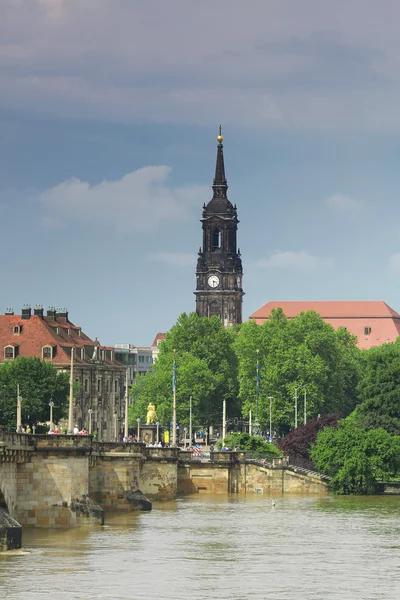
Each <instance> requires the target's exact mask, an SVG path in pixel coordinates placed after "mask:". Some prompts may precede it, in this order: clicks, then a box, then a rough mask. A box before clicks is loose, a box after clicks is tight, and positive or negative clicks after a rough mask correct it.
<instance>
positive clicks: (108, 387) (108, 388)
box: [107, 379, 110, 392]
mask: <svg viewBox="0 0 400 600" xmlns="http://www.w3.org/2000/svg"><path fill="white" fill-rule="evenodd" d="M109 391H110V380H109V379H107V392H109Z"/></svg>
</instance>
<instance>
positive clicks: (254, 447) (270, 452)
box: [217, 432, 282, 460]
mask: <svg viewBox="0 0 400 600" xmlns="http://www.w3.org/2000/svg"><path fill="white" fill-rule="evenodd" d="M223 444H225V446H227V447H228V448H231V449H235V448H239V449H240V450H244V451H247V452H251V454H252V456H253V457H254V458H261V457H263V458H268V459H270V460H271V459H272V458H273V457H274V456H282V452H281V451H280V450H279V449H278V448H277V447H276V446H274V444H269V443H268V442H264V440H263V439H262V438H261V437H260V436H254V435H249V434H248V433H238V432H233V433H229V434H228V435H227V436H226V438H225V440H220V441H218V442H217V447H218V448H219V449H221V448H222V445H223Z"/></svg>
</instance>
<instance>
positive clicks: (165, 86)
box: [0, 0, 400, 345]
mask: <svg viewBox="0 0 400 600" xmlns="http://www.w3.org/2000/svg"><path fill="white" fill-rule="evenodd" d="M399 19H400V5H399V4H398V2H397V1H392V0H381V2H379V3H377V2H374V3H373V2H370V3H367V2H365V0H352V1H349V0H346V1H344V0H338V1H337V2H335V3H328V2H321V0H302V2H298V0H279V2H277V1H272V0H248V2H243V1H242V0H218V1H216V0H203V1H202V2H197V1H196V0H168V2H165V1H164V0H147V1H146V2H142V1H139V0H131V1H130V2H126V0H85V2H82V1H81V0H2V2H1V5H0V239H1V241H2V247H3V252H2V257H1V261H0V310H1V312H4V310H5V309H6V308H8V307H13V308H14V309H15V311H16V312H19V310H20V308H21V307H22V304H24V303H30V304H31V305H32V306H34V305H35V304H36V303H40V304H43V305H44V307H45V308H47V306H48V305H56V306H62V307H63V306H66V307H68V309H69V314H70V318H71V320H72V321H73V322H75V323H76V324H78V325H80V326H82V327H83V329H84V331H86V333H87V334H88V335H90V336H93V337H94V336H97V337H98V338H99V339H100V341H101V342H102V343H104V344H110V345H111V344H114V343H120V342H129V343H134V344H137V345H148V344H150V343H151V342H152V340H153V338H154V336H155V334H156V333H157V332H158V331H167V330H168V329H169V328H170V327H171V326H172V325H173V324H174V322H175V321H176V318H177V316H178V315H179V314H180V313H181V312H183V311H186V312H190V311H191V310H194V306H195V302H194V295H193V290H194V285H195V276H194V270H195V259H196V254H197V250H198V248H199V246H200V243H201V224H200V222H199V219H200V218H201V211H202V205H203V203H204V202H208V200H209V199H210V198H211V183H212V177H213V171H214V165H215V154H216V135H217V130H218V125H219V124H220V123H222V125H223V130H224V136H225V141H224V151H225V163H226V165H225V166H226V173H227V178H228V183H229V186H230V187H229V192H228V195H229V199H230V200H231V201H232V202H234V203H236V204H237V207H238V213H239V219H240V225H239V236H238V239H239V246H240V248H241V251H242V258H243V267H244V281H243V285H244V290H245V292H246V296H245V298H244V310H243V316H244V319H247V317H248V316H249V315H250V314H251V313H252V312H254V311H255V310H257V309H258V308H259V307H260V306H262V305H263V304H264V303H266V302H268V301H269V300H307V299H309V300H325V299H326V300H327V299H333V300H334V299H338V300H346V299H349V300H361V299H366V300H380V299H382V300H385V301H386V302H387V303H388V304H390V305H391V306H392V307H393V308H394V309H396V310H399V311H400V286H399V284H398V279H399V274H400V225H399V221H400V219H399V217H400V202H399V189H400V168H399V165H400V111H399V109H398V107H399V105H400V86H399V73H400V69H399V63H400V42H399V38H398V23H399Z"/></svg>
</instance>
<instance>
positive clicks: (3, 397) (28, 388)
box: [0, 357, 69, 431]
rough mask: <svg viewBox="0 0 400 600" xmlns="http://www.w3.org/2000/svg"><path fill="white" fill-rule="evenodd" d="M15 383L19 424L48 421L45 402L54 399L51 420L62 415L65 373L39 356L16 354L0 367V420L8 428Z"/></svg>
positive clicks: (13, 415) (13, 423) (12, 414)
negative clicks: (28, 356) (18, 402)
mask: <svg viewBox="0 0 400 600" xmlns="http://www.w3.org/2000/svg"><path fill="white" fill-rule="evenodd" d="M17 385H19V389H20V396H21V397H22V402H21V414H22V423H37V422H42V421H48V420H49V414H50V413H49V401H50V399H52V400H53V402H54V409H53V420H54V421H57V420H59V419H60V418H61V417H62V416H64V415H65V411H66V406H67V402H68V394H69V376H68V374H67V373H64V372H61V371H59V370H57V369H56V368H55V367H54V365H52V364H51V363H48V362H45V361H42V360H40V359H39V358H35V357H33V358H25V357H20V358H17V359H16V360H14V361H12V362H8V363H4V364H3V365H1V366H0V423H1V425H2V426H3V427H4V428H5V429H7V430H9V431H11V430H15V429H16V424H17Z"/></svg>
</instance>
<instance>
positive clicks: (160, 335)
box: [151, 333, 166, 348]
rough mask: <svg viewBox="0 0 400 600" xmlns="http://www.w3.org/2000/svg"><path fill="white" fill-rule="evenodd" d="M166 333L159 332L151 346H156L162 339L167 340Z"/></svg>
mask: <svg viewBox="0 0 400 600" xmlns="http://www.w3.org/2000/svg"><path fill="white" fill-rule="evenodd" d="M165 335H166V334H165V333H157V335H156V337H155V338H154V342H153V343H152V345H151V347H152V348H154V347H155V346H158V345H159V344H160V342H161V341H162V340H165Z"/></svg>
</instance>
